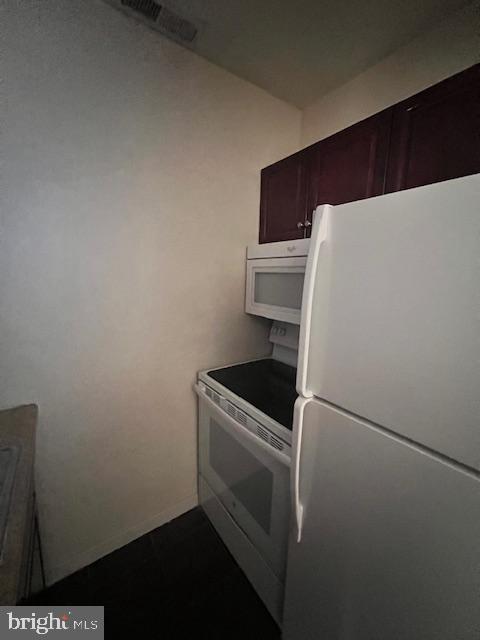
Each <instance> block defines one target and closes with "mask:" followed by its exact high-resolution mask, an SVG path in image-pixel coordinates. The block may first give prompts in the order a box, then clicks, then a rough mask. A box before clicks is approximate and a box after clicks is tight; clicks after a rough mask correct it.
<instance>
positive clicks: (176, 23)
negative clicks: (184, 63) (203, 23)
mask: <svg viewBox="0 0 480 640" xmlns="http://www.w3.org/2000/svg"><path fill="white" fill-rule="evenodd" d="M156 20H157V24H158V25H159V26H160V27H163V29H165V31H167V32H168V33H171V34H172V36H174V37H176V38H179V39H180V40H183V41H184V42H193V41H194V40H195V36H196V35H197V28H196V27H195V25H194V24H192V23H191V22H189V21H188V20H185V19H184V18H181V17H180V16H179V15H177V14H176V13H173V11H170V10H169V9H167V7H161V8H160V14H159V16H158V18H157V19H156Z"/></svg>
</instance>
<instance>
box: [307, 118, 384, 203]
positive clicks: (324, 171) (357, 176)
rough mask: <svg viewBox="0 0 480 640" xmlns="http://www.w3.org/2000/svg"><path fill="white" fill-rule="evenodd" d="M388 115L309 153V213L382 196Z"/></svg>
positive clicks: (336, 137) (341, 132)
mask: <svg viewBox="0 0 480 640" xmlns="http://www.w3.org/2000/svg"><path fill="white" fill-rule="evenodd" d="M390 122H391V111H390V110H388V111H383V112H382V113H379V114H378V115H376V116H373V117H372V118H368V119H367V120H364V121H362V122H359V123H358V124H355V125H353V126H352V127H349V128H348V129H345V130H344V131H340V132H339V133H337V134H335V135H333V136H330V137H329V138H326V139H325V140H323V141H321V142H319V143H317V144H316V145H315V147H314V149H312V152H311V160H310V171H309V198H308V212H309V215H310V216H311V215H312V211H313V210H314V208H315V207H316V206H317V205H319V204H333V205H336V204H343V203H344V202H351V201H353V200H363V199H364V198H370V197H372V196H376V195H380V194H381V193H383V187H384V178H385V168H386V160H387V152H388V140H389V134H390Z"/></svg>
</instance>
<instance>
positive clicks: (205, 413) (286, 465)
mask: <svg viewBox="0 0 480 640" xmlns="http://www.w3.org/2000/svg"><path fill="white" fill-rule="evenodd" d="M196 391H197V393H198V396H199V464H200V474H201V475H202V478H203V479H204V480H205V481H206V482H207V484H208V485H209V486H210V488H211V490H212V492H213V493H214V494H215V495H216V497H217V498H218V499H219V500H220V502H221V503H222V504H223V506H224V507H225V509H226V510H227V511H228V513H229V515H230V516H231V517H232V518H233V520H234V521H235V522H236V524H237V525H238V526H239V527H240V528H241V529H242V531H243V532H244V533H245V535H246V536H247V537H248V538H249V540H250V541H251V542H252V544H253V545H254V546H255V547H256V549H257V550H258V552H259V553H260V554H261V555H262V557H263V558H264V560H265V562H266V563H267V564H268V565H269V566H270V568H271V569H272V571H273V572H274V573H275V575H276V576H277V577H278V578H279V580H281V581H282V582H283V581H284V578H285V563H286V551H287V538H288V527H289V513H290V502H289V500H290V488H289V481H290V457H289V456H288V455H287V454H285V453H284V452H282V451H278V450H277V449H275V448H274V447H273V446H271V445H270V444H268V443H267V442H265V440H262V438H261V437H259V436H258V435H256V434H255V433H253V432H252V431H250V430H249V429H247V428H246V427H244V426H242V425H241V424H239V423H238V422H237V420H235V419H234V418H232V417H231V416H230V415H228V414H227V413H226V411H225V410H224V409H223V408H222V405H223V406H227V404H229V403H227V401H226V400H225V399H224V398H222V397H221V396H219V395H218V394H216V393H213V397H215V400H216V401H218V403H219V404H217V402H216V401H214V400H212V399H211V398H209V397H207V395H206V393H207V389H206V388H205V387H203V385H196ZM208 391H210V389H208ZM210 395H212V394H211V393H210ZM225 403H227V404H225ZM252 422H253V421H251V419H249V424H252ZM259 427H260V429H261V430H263V432H264V433H269V432H268V431H267V430H266V429H264V428H263V427H261V426H260V425H259Z"/></svg>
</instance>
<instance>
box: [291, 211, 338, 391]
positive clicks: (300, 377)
mask: <svg viewBox="0 0 480 640" xmlns="http://www.w3.org/2000/svg"><path fill="white" fill-rule="evenodd" d="M331 210H332V207H331V205H329V204H324V205H321V206H319V207H317V209H316V210H315V216H314V220H313V227H312V238H311V241H310V250H309V252H308V258H307V266H306V268H305V280H304V284H303V296H302V312H301V322H300V336H299V340H298V367H297V392H298V394H299V395H300V396H303V397H304V398H311V397H312V395H313V393H312V392H311V391H310V390H309V389H308V388H307V372H308V351H309V347H310V331H311V323H312V306H313V293H314V289H315V278H316V275H317V266H318V259H319V255H320V250H321V247H322V245H323V244H324V242H325V241H326V240H327V235H328V226H329V217H330V212H331Z"/></svg>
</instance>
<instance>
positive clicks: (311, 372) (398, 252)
mask: <svg viewBox="0 0 480 640" xmlns="http://www.w3.org/2000/svg"><path fill="white" fill-rule="evenodd" d="M297 390H298V392H299V393H300V394H301V395H303V396H305V397H312V396H314V395H315V396H317V397H319V398H322V399H325V400H328V401H329V402H331V403H333V404H335V405H337V406H339V407H342V408H345V409H347V410H348V411H351V412H352V413H355V414H357V415H360V416H362V417H364V418H367V419H368V420H371V421H372V422H375V423H377V424H381V425H382V426H384V427H386V428H388V429H391V430H392V431H394V432H396V433H399V434H401V435H404V436H406V437H408V438H411V439H412V440H414V441H415V442H418V443H421V444H424V445H426V446H428V447H430V448H431V449H433V450H436V451H439V452H441V453H443V454H444V455H446V456H448V457H450V458H453V459H454V460H458V461H460V462H462V463H464V464H465V465H468V466H470V467H473V468H475V469H480V429H479V426H478V425H479V417H480V393H479V390H480V175H475V176H469V177H467V178H460V179H458V180H450V181H448V182H443V183H439V184H435V185H431V186H427V187H421V188H418V189H411V190H408V191H403V192H400V193H394V194H389V195H385V196H380V197H378V198H371V199H369V200H363V201H361V202H353V203H349V204H345V205H341V206H338V207H326V208H324V209H323V210H320V211H319V215H317V216H316V219H315V221H314V229H313V235H312V240H311V245H310V253H309V256H308V261H307V270H306V275H305V289H304V295H303V305H302V325H301V328H300V349H299V367H298V377H297Z"/></svg>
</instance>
